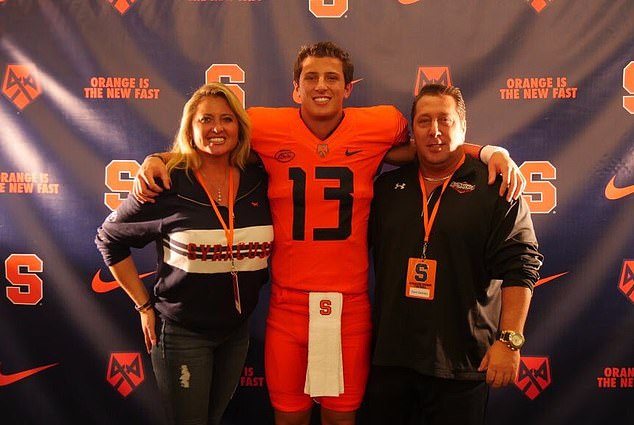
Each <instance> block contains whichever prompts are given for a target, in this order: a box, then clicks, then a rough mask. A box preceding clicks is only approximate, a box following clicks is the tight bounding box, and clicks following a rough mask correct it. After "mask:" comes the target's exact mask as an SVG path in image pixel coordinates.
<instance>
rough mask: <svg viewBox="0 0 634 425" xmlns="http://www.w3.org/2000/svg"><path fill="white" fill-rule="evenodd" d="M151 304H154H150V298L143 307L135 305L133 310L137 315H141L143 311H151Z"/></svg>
mask: <svg viewBox="0 0 634 425" xmlns="http://www.w3.org/2000/svg"><path fill="white" fill-rule="evenodd" d="M153 304H154V303H152V298H149V299H148V300H147V301H146V302H145V304H143V305H135V306H134V309H135V310H136V311H138V312H139V313H143V312H144V311H147V310H149V309H151V308H152V305H153Z"/></svg>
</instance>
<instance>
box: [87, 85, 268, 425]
mask: <svg viewBox="0 0 634 425" xmlns="http://www.w3.org/2000/svg"><path fill="white" fill-rule="evenodd" d="M250 134H251V129H250V122H249V117H248V115H247V114H246V112H245V111H244V109H243V108H242V105H241V104H240V102H239V101H238V99H237V98H236V96H235V95H234V94H233V93H232V92H231V91H230V90H229V89H228V88H227V87H226V86H224V85H223V84H220V83H213V84H206V85H204V86H202V87H200V88H199V89H198V90H197V91H196V92H195V93H194V94H193V95H192V96H191V98H190V99H189V100H188V101H187V103H186V104H185V106H184V108H183V115H182V118H181V123H180V128H179V131H178V134H177V135H176V138H175V140H174V144H173V147H172V150H171V152H172V155H170V160H169V161H168V163H167V167H168V170H169V175H170V179H171V187H170V189H169V190H165V191H164V192H162V193H161V195H160V196H159V197H157V198H156V200H155V202H154V203H145V204H141V203H140V202H138V201H136V200H135V199H134V197H132V196H130V197H128V198H127V199H126V201H125V202H124V203H123V204H122V205H121V206H120V207H119V208H118V209H117V210H116V211H115V212H113V213H112V214H110V216H109V217H108V218H107V219H106V220H105V221H104V223H103V224H102V226H101V227H100V228H99V230H98V233H97V236H96V240H95V242H96V244H97V246H98V248H99V250H100V251H101V253H102V255H103V258H104V261H105V262H106V264H107V265H108V266H109V267H110V270H111V271H112V274H113V276H114V277H115V278H116V279H117V281H118V282H119V284H120V285H121V287H122V288H123V289H124V290H125V291H126V293H127V294H128V295H129V296H130V298H131V299H132V301H133V302H134V306H135V309H136V310H137V311H138V312H139V314H140V320H141V328H142V330H143V335H144V338H145V345H146V347H147V350H148V352H150V353H151V357H152V366H153V370H154V374H155V376H156V380H157V382H158V386H159V390H160V392H161V395H162V396H163V398H164V405H165V406H166V407H167V415H168V418H169V421H170V423H174V424H180V423H187V424H194V423H195V424H219V423H220V420H221V417H222V414H223V412H224V410H225V408H226V406H227V404H228V403H229V400H230V399H231V396H232V394H233V392H234V390H235V388H236V385H237V383H238V381H239V378H240V373H241V370H242V367H243V365H244V360H245V358H246V355H247V350H248V346H249V329H248V318H249V316H250V314H251V313H252V312H253V310H254V308H255V306H256V303H257V301H258V293H259V290H260V287H261V286H262V285H264V284H265V283H266V282H267V280H268V258H269V256H270V254H271V249H272V243H273V227H272V225H271V217H270V211H269V204H268V200H267V196H266V193H267V184H266V175H265V173H264V172H263V170H261V169H260V168H258V167H256V166H251V165H249V166H247V165H246V162H247V158H248V156H249V153H250ZM150 242H155V243H156V249H157V254H158V255H157V257H158V258H157V262H158V269H157V280H156V283H155V285H154V288H153V294H149V293H148V291H147V290H146V288H145V286H144V285H143V283H142V281H141V280H140V279H139V276H138V272H137V269H136V266H135V264H134V261H133V259H132V257H131V255H130V248H131V247H135V248H140V247H143V246H145V245H147V244H149V243H150Z"/></svg>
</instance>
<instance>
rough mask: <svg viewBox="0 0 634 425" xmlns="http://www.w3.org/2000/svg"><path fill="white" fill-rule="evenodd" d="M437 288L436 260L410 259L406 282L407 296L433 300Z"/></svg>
mask: <svg viewBox="0 0 634 425" xmlns="http://www.w3.org/2000/svg"><path fill="white" fill-rule="evenodd" d="M435 288H436V260H430V259H422V258H410V259H409V265H408V267H407V279H406V281H405V296H406V297H408V298H418V299H421V300H433V299H434V289H435Z"/></svg>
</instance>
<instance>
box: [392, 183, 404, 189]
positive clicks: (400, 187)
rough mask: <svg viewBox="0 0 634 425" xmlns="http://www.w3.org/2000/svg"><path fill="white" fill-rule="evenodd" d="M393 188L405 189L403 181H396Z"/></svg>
mask: <svg viewBox="0 0 634 425" xmlns="http://www.w3.org/2000/svg"><path fill="white" fill-rule="evenodd" d="M394 189H401V190H402V189H405V183H396V184H395V185H394Z"/></svg>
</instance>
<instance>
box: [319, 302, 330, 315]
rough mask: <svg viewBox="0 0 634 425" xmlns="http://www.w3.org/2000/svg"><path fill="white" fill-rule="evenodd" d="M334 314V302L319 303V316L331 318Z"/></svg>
mask: <svg viewBox="0 0 634 425" xmlns="http://www.w3.org/2000/svg"><path fill="white" fill-rule="evenodd" d="M331 313H332V302H331V301H330V300H321V301H319V314H321V315H322V316H330V314H331Z"/></svg>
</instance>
